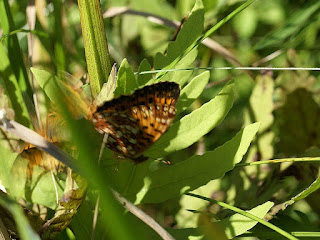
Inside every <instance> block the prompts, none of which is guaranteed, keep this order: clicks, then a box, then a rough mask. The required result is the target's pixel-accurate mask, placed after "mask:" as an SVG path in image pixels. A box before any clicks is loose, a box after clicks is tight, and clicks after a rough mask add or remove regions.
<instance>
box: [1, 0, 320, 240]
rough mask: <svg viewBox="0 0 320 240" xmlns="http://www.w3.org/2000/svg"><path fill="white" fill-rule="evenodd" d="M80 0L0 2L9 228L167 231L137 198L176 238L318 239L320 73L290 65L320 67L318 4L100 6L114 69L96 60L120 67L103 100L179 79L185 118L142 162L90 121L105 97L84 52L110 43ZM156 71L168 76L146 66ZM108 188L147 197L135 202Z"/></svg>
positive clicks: (119, 234)
mask: <svg viewBox="0 0 320 240" xmlns="http://www.w3.org/2000/svg"><path fill="white" fill-rule="evenodd" d="M80 2H86V1H80V0H79V1H78V2H77V1H69V0H65V1H61V0H56V1H45V0H38V1H35V2H34V1H29V2H28V1H7V0H0V36H2V37H1V42H0V56H1V57H0V110H2V112H1V114H0V121H1V125H0V126H1V127H2V128H1V132H0V140H1V141H0V183H1V186H2V187H3V188H2V190H3V191H4V190H5V191H6V193H4V192H1V195H0V206H1V207H2V209H0V230H1V232H2V233H6V232H9V234H10V236H11V237H17V236H18V235H20V236H21V237H22V238H25V239H36V238H37V237H39V235H40V236H41V238H43V239H55V238H58V239H89V238H94V237H95V238H96V239H131V238H132V239H157V238H158V239H160V237H159V235H158V234H157V233H155V232H154V230H152V228H151V227H149V226H147V225H146V224H145V223H143V222H142V221H145V222H149V223H150V221H151V220H150V219H149V218H148V216H145V215H142V216H141V215H139V214H137V213H136V212H135V210H138V208H139V209H141V210H143V211H144V212H145V213H147V214H148V215H149V216H151V218H153V219H154V220H156V222H158V223H159V224H160V225H161V226H162V227H164V229H165V230H164V232H165V233H167V234H169V233H170V234H171V235H172V236H173V237H174V238H176V239H188V238H189V239H202V238H208V239H219V240H221V239H231V238H237V239H317V238H320V235H319V227H320V218H319V214H320V207H319V198H320V196H319V191H317V189H318V188H319V187H318V186H319V179H318V176H319V164H318V161H319V154H320V151H319V145H320V124H319V122H320V108H319V104H320V97H319V93H320V79H319V74H318V71H314V70H311V69H309V70H301V69H294V68H316V67H317V66H319V62H320V54H319V44H318V43H319V29H320V2H319V1H317V0H311V1H303V0H299V1H287V0H268V1H253V4H251V5H248V6H245V7H244V9H243V11H241V12H240V11H238V10H239V7H241V6H244V5H242V4H246V3H249V2H250V1H223V0H221V1H218V0H214V1H213V0H202V1H195V0H177V1H174V0H166V1H165V0H152V1H150V0H149V1H146V0H134V1H128V0H117V1H114V0H109V1H103V0H102V1H100V4H101V11H102V16H103V23H104V29H105V33H103V32H101V36H104V34H106V37H107V42H108V52H107V54H110V55H107V54H106V55H105V58H106V59H107V60H106V62H108V61H109V59H111V63H113V62H114V63H116V64H117V65H116V66H117V68H118V71H117V73H118V74H117V77H116V76H115V75H116V74H115V72H114V71H111V66H110V69H108V67H104V65H103V61H100V63H101V62H102V66H101V67H102V68H103V69H107V70H108V71H107V70H106V71H107V74H109V73H110V71H111V75H110V77H109V84H110V82H112V81H114V78H115V77H116V78H117V85H114V86H113V85H112V84H111V85H108V87H109V88H108V90H109V92H108V93H107V94H104V95H103V96H100V97H101V98H102V100H100V101H103V100H106V99H110V98H112V97H113V96H115V97H116V96H119V95H121V94H130V93H132V92H133V91H134V89H136V88H139V87H141V86H144V85H146V84H151V83H154V82H157V81H159V80H161V81H174V82H177V83H179V84H180V86H181V89H182V91H181V96H180V100H179V103H178V104H177V109H178V114H177V116H176V119H175V122H174V124H173V125H172V127H171V128H170V129H169V131H168V132H167V133H166V134H165V135H164V136H163V137H162V138H161V139H160V140H159V142H157V143H156V144H155V145H153V146H152V147H151V149H149V150H147V151H146V153H145V155H146V156H148V157H150V159H149V160H148V161H146V162H144V163H141V164H137V165H136V164H134V163H133V162H129V161H119V160H115V159H114V158H113V155H112V152H111V151H110V150H108V149H106V150H104V151H103V154H102V156H101V154H99V152H100V148H101V143H102V142H103V140H102V137H101V136H100V135H99V134H97V133H96V132H95V131H94V129H93V127H92V125H91V124H90V123H89V121H87V120H86V119H85V118H86V116H87V114H88V112H87V111H88V109H89V108H91V106H92V102H93V100H94V99H95V98H96V95H95V93H94V92H92V82H93V81H96V79H95V78H92V75H90V72H89V78H90V84H91V91H90V85H89V79H88V76H86V73H87V72H88V70H87V69H88V68H89V67H88V68H87V66H89V62H90V61H91V60H92V58H91V60H90V59H89V57H88V55H89V54H92V56H98V55H99V54H98V53H88V52H89V51H88V48H87V46H84V41H83V35H82V32H83V28H81V24H82V27H83V26H84V23H83V18H84V17H83V18H82V19H81V21H82V22H80V14H79V5H78V3H80ZM84 5H85V4H84ZM88 6H89V7H90V4H88ZM91 7H92V6H91ZM93 10H94V11H95V12H96V14H98V15H99V14H100V12H99V11H98V10H99V8H97V9H93ZM80 11H82V15H81V16H84V15H85V13H88V14H89V13H90V11H92V10H89V9H86V8H82V10H81V9H80ZM89 15H90V14H89ZM222 19H223V21H222V22H220V20H222ZM95 27H96V26H94V25H91V28H92V29H93V31H94V30H95V29H94V28H95ZM89 28H90V26H89ZM29 30H31V31H29ZM206 33H211V34H209V35H210V36H209V37H207V38H205V40H204V41H202V43H200V41H199V39H201V37H202V36H203V35H202V34H206ZM93 34H94V33H93ZM101 36H100V37H101ZM102 38H103V37H102ZM201 40H202V39H201ZM190 46H193V47H190ZM85 48H86V51H87V52H86V54H87V55H85ZM101 51H102V50H101ZM102 52H103V51H102ZM96 54H97V55H96ZM100 60H101V59H100ZM91 64H92V62H91ZM106 64H108V63H106ZM95 65H98V66H100V65H99V64H95ZM234 67H268V69H256V70H253V69H235V68H234ZM98 68H99V67H98ZM272 68H274V69H272ZM277 68H287V69H282V70H281V69H280V70H279V69H277ZM289 68H290V69H289ZM161 69H166V70H168V69H169V70H171V71H170V72H166V71H165V72H150V71H151V70H161ZM144 71H145V74H143V75H141V74H140V75H138V74H135V73H137V72H144ZM102 72H103V71H102ZM100 76H101V75H100ZM80 79H81V80H80ZM107 80H108V75H106V77H105V78H104V81H105V82H107ZM98 85H99V84H98ZM100 87H101V86H100ZM115 87H117V89H116V90H115V92H114V95H113V94H112V91H113V90H114V88H115ZM3 109H5V110H6V115H5V116H4V115H2V114H3V113H4V112H3ZM70 111H71V114H70ZM71 115H73V116H76V118H77V119H79V116H80V115H82V116H84V118H82V119H80V120H77V121H76V120H75V119H74V118H73V117H71ZM9 119H14V120H15V121H17V122H19V123H20V124H22V125H24V126H26V127H28V128H30V129H32V130H33V131H34V132H37V133H38V134H40V135H42V136H43V137H45V138H46V139H47V140H48V141H49V142H52V143H54V144H55V145H57V146H58V147H59V148H62V149H63V150H64V152H67V153H68V154H69V155H70V156H72V157H73V158H75V159H77V161H75V162H73V161H71V162H72V164H71V165H68V163H69V162H68V161H67V165H68V167H71V168H72V169H73V170H75V171H73V173H72V174H71V172H70V171H69V170H68V169H67V168H65V167H64V166H63V165H61V163H60V162H58V161H56V160H54V158H52V157H50V155H47V154H45V153H43V152H41V151H39V150H37V148H35V147H34V145H36V146H38V145H37V144H36V143H32V142H31V143H32V144H33V145H30V144H28V143H25V141H22V140H20V139H24V138H23V137H22V135H19V133H20V134H21V132H24V131H26V130H23V129H22V130H21V129H19V126H17V132H12V130H11V131H10V126H9V125H8V123H9V122H8V121H9ZM256 122H259V123H256ZM34 132H33V133H30V134H29V133H27V135H29V137H30V136H31V138H33V139H34V140H35V137H34V135H32V134H35V133H34ZM35 141H36V140H35ZM49 149H51V146H49ZM52 151H53V152H55V153H56V152H57V151H58V150H56V149H54V150H52ZM99 155H100V156H99ZM62 158H63V157H62ZM98 159H99V161H98ZM272 159H274V161H269V160H272ZM67 160H68V159H67ZM169 162H170V165H168V163H169ZM75 172H79V173H80V175H77V174H76V173H75ZM80 176H81V177H80ZM85 179H86V180H85ZM110 188H112V189H114V190H115V191H117V192H119V193H120V195H121V197H120V200H118V201H120V202H121V203H123V202H124V201H126V200H125V199H128V200H129V201H131V202H133V203H134V204H135V205H136V206H137V207H135V206H134V205H132V206H131V205H130V204H129V203H126V204H123V205H126V207H127V208H129V211H128V212H125V209H124V208H123V207H122V206H121V204H118V202H117V201H116V200H114V198H113V195H112V193H111V191H110ZM191 190H192V192H193V193H194V194H197V196H190V195H184V193H187V192H189V191H191ZM201 197H202V198H206V197H207V198H208V199H201ZM210 201H211V202H210ZM217 201H218V202H217ZM17 203H19V205H21V206H22V208H21V207H20V206H19V205H18V204H17ZM234 207H236V208H234ZM21 209H23V212H22V211H21ZM240 209H242V210H250V211H249V213H251V214H253V215H255V216H256V217H258V218H260V219H262V220H259V219H256V218H254V216H252V215H248V214H247V215H246V212H242V211H241V210H240ZM188 210H189V211H188ZM235 212H236V213H235ZM23 215H24V216H25V217H23ZM96 215H98V217H96ZM243 215H246V216H243ZM95 218H97V221H96V223H93V222H94V219H95ZM27 219H28V221H29V224H30V225H29V224H28V223H27V222H26V221H27ZM50 219H51V220H50ZM71 219H72V221H71ZM263 219H264V220H267V221H268V222H266V221H264V220H263ZM141 220H142V221H141ZM70 221H71V224H70V225H68V224H69V222H70ZM258 221H259V223H258ZM67 225H68V227H67V228H66V229H65V227H66V226H67ZM30 226H32V228H33V230H32V228H31V227H30ZM153 228H155V229H158V230H159V229H160V230H161V227H160V226H156V227H153ZM60 231H62V233H60V234H57V233H58V232H60ZM204 235H205V237H204ZM7 237H8V236H7ZM162 238H165V239H171V238H170V236H167V238H166V237H164V235H162Z"/></svg>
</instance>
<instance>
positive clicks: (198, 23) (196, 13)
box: [154, 0, 204, 85]
mask: <svg viewBox="0 0 320 240" xmlns="http://www.w3.org/2000/svg"><path fill="white" fill-rule="evenodd" d="M203 23H204V10H203V4H202V2H201V1H200V0H197V1H196V4H195V6H194V8H193V9H192V11H191V13H190V15H189V16H188V19H187V21H186V22H185V23H184V24H183V26H182V28H181V31H180V32H179V34H178V35H177V38H176V40H175V41H174V42H171V43H169V45H168V51H167V54H166V56H164V55H162V54H161V53H157V54H156V56H155V59H154V68H155V69H163V68H166V67H168V66H169V65H170V64H172V62H173V61H174V60H175V59H176V58H178V57H179V56H181V55H182V54H183V53H185V52H186V51H187V49H188V47H189V46H190V45H191V44H192V43H194V42H195V41H196V40H197V39H198V38H199V37H200V36H201V34H202V31H203ZM197 54H198V51H197V49H196V48H195V49H193V50H192V51H191V52H189V53H188V54H187V55H186V56H185V57H184V58H183V59H181V60H180V61H179V62H178V63H176V64H175V65H174V66H172V67H176V68H180V69H181V68H186V67H189V66H190V64H191V63H192V62H193V61H194V60H195V58H196V56H197ZM170 66H171V65H170ZM191 74H192V72H191V71H188V72H179V71H177V72H170V73H167V74H166V76H165V77H164V78H163V79H162V80H166V81H172V80H174V81H175V82H177V83H179V84H180V85H183V84H184V83H185V81H186V79H188V78H189V77H190V75H191ZM160 75H162V74H161V73H160ZM158 76H159V74H158Z"/></svg>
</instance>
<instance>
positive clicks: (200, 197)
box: [186, 193, 298, 240]
mask: <svg viewBox="0 0 320 240" xmlns="http://www.w3.org/2000/svg"><path fill="white" fill-rule="evenodd" d="M186 195H189V196H192V197H196V198H199V199H203V200H206V201H209V202H211V203H215V204H218V205H219V206H221V207H224V208H228V209H230V210H232V211H234V212H236V213H239V214H241V215H243V216H245V217H247V218H250V219H252V220H255V221H257V222H259V223H261V224H263V225H265V226H266V227H268V228H270V229H272V230H274V231H276V232H277V233H279V234H281V235H282V236H284V237H286V238H288V239H290V240H298V239H297V238H295V237H294V236H292V235H290V234H289V233H287V232H286V231H284V230H282V229H281V228H279V227H277V226H275V225H273V224H271V223H269V222H267V221H265V220H263V219H261V218H258V217H256V216H255V215H252V214H251V213H248V212H246V211H244V210H241V209H239V208H237V207H234V206H231V205H229V204H227V203H224V202H219V201H216V200H213V199H210V198H207V197H203V196H200V195H197V194H193V193H186Z"/></svg>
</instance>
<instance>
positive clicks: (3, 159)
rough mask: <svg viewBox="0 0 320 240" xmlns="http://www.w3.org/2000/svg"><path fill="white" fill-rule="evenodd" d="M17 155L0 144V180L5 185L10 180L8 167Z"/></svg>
mask: <svg viewBox="0 0 320 240" xmlns="http://www.w3.org/2000/svg"><path fill="white" fill-rule="evenodd" d="M17 155H18V154H17V153H13V152H11V151H10V150H8V149H6V148H4V147H3V146H1V145H0V182H1V184H2V185H3V186H5V187H8V185H9V183H10V181H11V175H10V169H11V168H12V165H13V163H14V161H15V159H16V158H17Z"/></svg>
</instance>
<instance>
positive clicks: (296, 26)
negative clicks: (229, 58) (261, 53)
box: [255, 0, 320, 49]
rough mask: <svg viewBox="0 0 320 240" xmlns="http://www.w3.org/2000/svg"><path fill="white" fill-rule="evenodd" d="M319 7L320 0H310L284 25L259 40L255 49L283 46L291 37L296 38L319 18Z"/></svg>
mask: <svg viewBox="0 0 320 240" xmlns="http://www.w3.org/2000/svg"><path fill="white" fill-rule="evenodd" d="M319 9H320V2H319V1H318V0H313V1H309V2H308V4H305V5H304V6H303V7H301V8H300V9H299V10H298V11H297V12H296V14H294V15H292V16H291V17H290V18H289V19H288V21H287V23H286V24H285V25H284V26H283V27H281V28H280V29H278V30H276V31H275V32H273V33H272V34H270V35H269V36H267V37H265V38H263V40H261V41H260V42H258V43H257V44H256V46H255V49H263V48H270V47H274V46H280V47H283V44H286V43H287V42H288V41H289V40H290V39H295V38H294V37H295V36H297V35H298V34H299V33H300V32H301V31H303V30H304V29H305V28H306V27H308V26H309V25H310V24H311V23H312V22H314V21H315V20H317V19H316V18H315V16H317V14H318V13H319Z"/></svg>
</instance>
